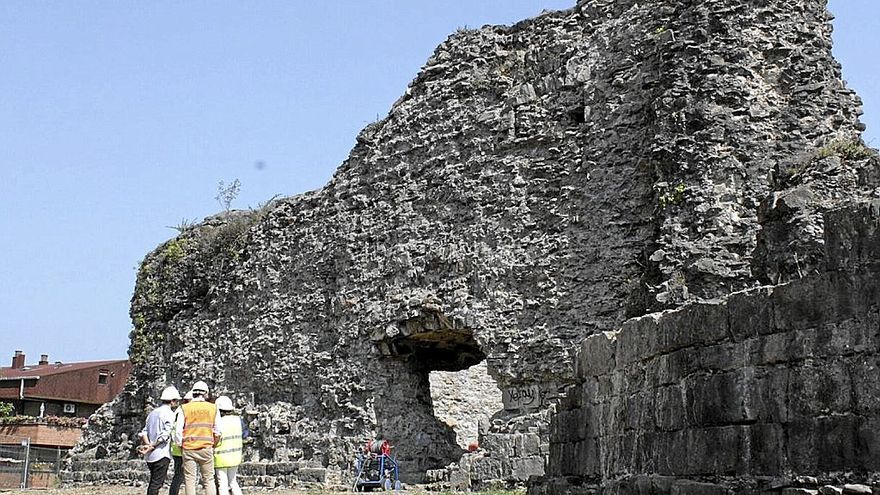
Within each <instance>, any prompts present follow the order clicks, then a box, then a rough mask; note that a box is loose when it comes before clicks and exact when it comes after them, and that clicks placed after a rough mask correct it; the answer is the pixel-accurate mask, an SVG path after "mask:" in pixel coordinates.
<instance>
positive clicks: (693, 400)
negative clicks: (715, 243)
mask: <svg viewBox="0 0 880 495" xmlns="http://www.w3.org/2000/svg"><path fill="white" fill-rule="evenodd" d="M823 220H824V222H823V224H824V225H825V226H826V228H825V232H826V235H825V243H824V245H825V246H827V251H828V254H827V256H826V265H833V266H835V267H836V269H835V270H830V271H825V272H822V273H816V274H812V275H808V276H806V277H804V278H801V279H797V280H794V281H791V282H788V283H786V284H782V285H777V286H767V287H760V288H756V289H750V290H746V291H743V292H738V293H735V294H732V295H730V296H728V297H727V298H725V299H724V300H723V301H717V302H706V303H698V304H693V305H688V306H686V307H684V308H681V309H678V310H672V311H667V312H664V313H657V314H651V315H647V316H644V317H641V318H634V319H632V320H630V321H628V322H627V323H625V324H624V325H622V326H621V328H620V329H619V330H618V331H615V332H606V333H604V334H598V335H594V336H591V337H589V338H588V339H587V340H586V341H585V342H584V343H583V344H582V346H581V352H580V353H579V354H578V376H579V378H580V379H581V383H580V384H578V385H576V386H575V387H573V389H572V391H571V393H570V394H569V395H568V397H567V398H566V399H565V400H563V401H561V402H560V403H559V405H558V412H557V414H556V415H555V416H554V418H553V421H552V422H551V443H550V457H549V464H548V473H547V475H548V479H547V480H545V481H544V482H543V483H541V484H537V485H535V486H533V487H532V490H531V492H530V493H534V494H539V493H562V492H566V491H568V492H570V493H593V492H596V493H616V492H618V491H621V490H623V491H624V492H626V493H629V492H630V491H632V490H637V487H638V486H639V484H641V483H649V482H650V483H660V482H662V483H665V484H668V485H669V488H668V489H666V488H664V489H662V490H659V491H661V492H664V493H667V492H671V493H675V492H676V490H679V489H680V488H676V487H680V485H681V484H682V483H684V484H687V483H692V482H694V481H696V480H700V481H703V482H711V486H707V487H703V488H701V489H700V490H697V491H696V492H695V493H730V491H735V492H738V493H758V492H761V491H764V490H768V489H771V488H775V489H779V488H782V487H785V488H786V490H788V492H789V493H807V492H808V491H810V490H812V492H813V493H816V492H817V490H819V488H820V487H821V486H823V485H826V484H827V485H832V484H835V483H837V484H841V483H843V482H846V481H849V482H851V481H852V480H858V481H869V482H878V481H880V462H878V459H880V436H878V435H877V434H876V431H877V428H878V426H880V407H878V406H880V404H878V398H880V390H878V385H877V384H878V379H880V277H878V275H880V271H878V270H877V268H878V267H877V261H878V258H876V257H875V256H874V255H875V253H876V252H877V249H880V230H878V228H880V202H878V201H872V202H867V203H855V204H851V205H848V206H846V207H843V208H841V209H838V210H836V211H834V212H830V213H828V214H827V215H825V217H824V219H823ZM854 246H859V247H858V248H855V249H854V248H853V247H854ZM834 253H837V254H844V253H845V254H846V257H845V258H844V259H840V258H838V257H837V255H836V254H834ZM634 474H635V476H634ZM807 475H809V476H807ZM774 483H775V486H771V485H773V484H774ZM798 485H801V486H798ZM857 486H858V487H859V488H856V487H857ZM857 489H862V490H864V489H867V493H870V492H871V489H870V487H869V486H866V485H859V484H855V483H848V484H845V485H843V486H842V491H843V492H844V493H847V492H848V493H856V492H855V491H854V490H857ZM827 491H828V489H826V492H827ZM784 493H785V492H784Z"/></svg>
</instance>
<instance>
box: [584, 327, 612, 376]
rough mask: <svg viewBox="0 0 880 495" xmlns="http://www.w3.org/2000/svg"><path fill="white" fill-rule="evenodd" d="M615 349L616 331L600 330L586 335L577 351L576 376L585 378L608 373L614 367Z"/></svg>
mask: <svg viewBox="0 0 880 495" xmlns="http://www.w3.org/2000/svg"><path fill="white" fill-rule="evenodd" d="M616 349H617V334H616V333H613V332H600V333H598V334H596V335H591V336H590V337H587V339H586V340H585V341H584V343H583V344H582V345H581V348H580V351H579V353H578V359H577V363H578V366H577V374H578V376H579V377H580V378H583V379H586V378H589V377H592V376H598V375H604V374H606V373H609V372H610V371H611V370H612V369H614V365H615V352H616Z"/></svg>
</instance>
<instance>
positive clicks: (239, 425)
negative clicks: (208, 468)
mask: <svg viewBox="0 0 880 495" xmlns="http://www.w3.org/2000/svg"><path fill="white" fill-rule="evenodd" d="M214 403H215V404H217V409H219V410H220V428H221V429H222V430H223V435H222V436H221V438H220V443H218V444H217V446H216V447H214V469H215V470H216V472H217V482H218V483H217V484H218V486H219V487H220V491H219V495H229V491H230V490H231V491H232V495H241V488H240V487H239V486H238V481H237V480H236V479H235V475H236V474H237V473H238V466H239V464H241V458H242V444H243V442H244V440H245V439H247V437H248V436H249V433H250V432H249V431H248V429H247V427H246V426H245V425H244V421H242V419H241V416H239V415H237V414H235V412H234V408H233V407H232V399H230V398H229V397H226V396H225V395H221V396H220V397H217V400H216V401H215V402H214Z"/></svg>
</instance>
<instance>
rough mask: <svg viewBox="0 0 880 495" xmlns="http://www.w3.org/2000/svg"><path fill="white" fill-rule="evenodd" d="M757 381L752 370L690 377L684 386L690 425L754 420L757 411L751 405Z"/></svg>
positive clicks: (724, 423) (726, 423)
mask: <svg viewBox="0 0 880 495" xmlns="http://www.w3.org/2000/svg"><path fill="white" fill-rule="evenodd" d="M753 381H754V380H753V375H752V373H751V372H750V371H749V369H743V370H737V371H731V372H726V373H717V374H710V375H694V376H693V377H691V378H689V379H688V380H687V381H686V382H685V385H684V393H685V409H686V412H687V416H686V418H687V422H688V424H691V425H696V426H712V425H728V424H736V423H742V422H746V421H754V420H755V419H756V414H755V413H756V411H755V410H754V409H753V408H751V407H749V406H750V404H749V402H748V400H749V390H750V388H751V387H752V386H753Z"/></svg>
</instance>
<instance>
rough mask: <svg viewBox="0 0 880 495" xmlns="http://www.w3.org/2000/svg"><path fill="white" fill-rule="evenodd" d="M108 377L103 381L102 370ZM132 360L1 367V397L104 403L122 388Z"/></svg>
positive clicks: (7, 398)
mask: <svg viewBox="0 0 880 495" xmlns="http://www.w3.org/2000/svg"><path fill="white" fill-rule="evenodd" d="M103 369H106V370H107V373H106V378H105V379H103V380H102V382H99V380H98V378H99V375H103V373H101V370H103ZM130 372H131V363H129V361H128V360H127V359H113V360H106V361H85V362H80V363H69V364H68V363H62V364H44V365H27V366H24V367H23V368H12V367H11V366H10V367H3V368H0V399H6V400H15V399H20V398H24V399H48V400H56V401H65V402H77V403H85V404H103V403H105V402H109V401H111V400H112V399H113V398H114V397H116V395H117V394H119V392H121V391H122V387H124V386H125V382H126V380H128V375H129V373H130Z"/></svg>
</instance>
